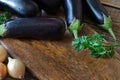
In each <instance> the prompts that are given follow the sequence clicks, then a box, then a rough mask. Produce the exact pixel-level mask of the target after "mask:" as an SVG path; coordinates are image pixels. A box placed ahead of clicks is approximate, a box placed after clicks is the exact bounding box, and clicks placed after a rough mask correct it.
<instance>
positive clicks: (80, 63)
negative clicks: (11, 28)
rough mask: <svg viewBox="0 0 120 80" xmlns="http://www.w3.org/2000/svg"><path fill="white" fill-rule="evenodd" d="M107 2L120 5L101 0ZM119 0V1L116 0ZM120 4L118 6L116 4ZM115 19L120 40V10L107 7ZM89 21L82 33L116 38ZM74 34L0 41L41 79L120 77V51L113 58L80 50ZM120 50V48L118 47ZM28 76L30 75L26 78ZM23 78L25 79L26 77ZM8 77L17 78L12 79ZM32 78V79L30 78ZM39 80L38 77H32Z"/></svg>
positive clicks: (111, 40) (108, 78)
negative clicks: (55, 37)
mask: <svg viewBox="0 0 120 80" xmlns="http://www.w3.org/2000/svg"><path fill="white" fill-rule="evenodd" d="M101 1H102V3H103V4H106V5H109V6H112V7H117V8H119V5H120V4H119V1H120V0H112V1H113V2H112V1H111V0H101ZM114 1H115V2H114ZM115 4H116V5H115ZM105 7H106V9H107V10H108V12H109V13H110V15H111V18H112V20H113V31H114V32H115V34H116V36H117V38H118V41H120V32H119V31H120V30H119V29H120V26H119V25H120V10H119V9H116V8H112V7H108V6H105ZM90 24H91V23H89V24H85V26H84V29H83V30H82V31H81V32H80V35H85V34H93V32H94V31H97V32H98V33H104V34H106V39H107V41H110V42H113V39H112V37H111V36H110V35H109V34H108V33H107V32H106V31H103V30H102V29H99V28H97V27H95V26H93V25H92V24H91V25H90ZM71 41H72V37H71V36H68V35H67V36H65V38H64V39H63V40H62V41H55V42H51V41H42V40H40V41H37V40H19V39H1V41H0V43H2V45H4V47H5V48H6V49H7V50H8V52H9V53H10V55H11V56H12V57H14V58H19V59H22V60H23V61H24V63H25V64H26V67H27V68H28V69H29V70H30V72H31V73H33V75H35V76H36V77H37V78H38V79H39V80H58V79H59V80H119V79H120V76H119V75H120V68H119V67H120V55H119V54H120V53H119V54H118V53H117V52H116V54H115V56H114V57H113V58H110V59H96V58H92V57H91V56H90V55H89V51H88V50H84V51H82V52H79V53H78V52H76V51H75V50H74V48H73V47H72V46H71ZM116 50H117V51H119V52H120V48H118V49H116ZM26 79H27V78H26ZM26 79H23V80H26ZM6 80H15V79H9V78H7V79H6ZM28 80H29V78H28ZM31 80H36V78H34V79H31Z"/></svg>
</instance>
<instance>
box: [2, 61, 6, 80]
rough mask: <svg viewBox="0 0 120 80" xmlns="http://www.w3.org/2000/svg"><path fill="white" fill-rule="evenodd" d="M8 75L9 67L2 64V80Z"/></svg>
mask: <svg viewBox="0 0 120 80" xmlns="http://www.w3.org/2000/svg"><path fill="white" fill-rule="evenodd" d="M6 75H7V67H6V65H5V64H3V63H0V80H2V79H3V78H5V77H6Z"/></svg>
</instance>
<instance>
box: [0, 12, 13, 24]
mask: <svg viewBox="0 0 120 80" xmlns="http://www.w3.org/2000/svg"><path fill="white" fill-rule="evenodd" d="M10 18H11V15H10V13H8V12H4V13H3V14H0V25H1V24H3V23H4V22H5V21H6V20H8V19H10Z"/></svg>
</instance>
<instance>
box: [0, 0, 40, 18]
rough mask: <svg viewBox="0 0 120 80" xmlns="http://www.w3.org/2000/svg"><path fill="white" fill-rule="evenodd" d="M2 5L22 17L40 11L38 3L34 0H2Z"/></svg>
mask: <svg viewBox="0 0 120 80" xmlns="http://www.w3.org/2000/svg"><path fill="white" fill-rule="evenodd" d="M0 7H2V9H3V10H6V11H8V12H10V13H12V14H15V15H17V16H20V17H33V16H36V15H37V14H39V13H40V10H39V7H38V5H37V4H36V3H35V2H33V1H32V0H0Z"/></svg>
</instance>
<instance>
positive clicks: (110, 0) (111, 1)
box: [100, 0, 120, 9]
mask: <svg viewBox="0 0 120 80" xmlns="http://www.w3.org/2000/svg"><path fill="white" fill-rule="evenodd" d="M100 1H101V2H102V3H103V4H105V5H108V6H111V7H115V8H118V9H120V0H100Z"/></svg>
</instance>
